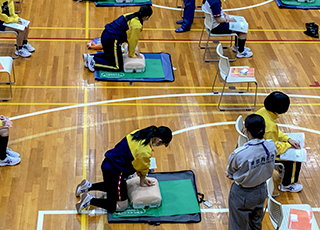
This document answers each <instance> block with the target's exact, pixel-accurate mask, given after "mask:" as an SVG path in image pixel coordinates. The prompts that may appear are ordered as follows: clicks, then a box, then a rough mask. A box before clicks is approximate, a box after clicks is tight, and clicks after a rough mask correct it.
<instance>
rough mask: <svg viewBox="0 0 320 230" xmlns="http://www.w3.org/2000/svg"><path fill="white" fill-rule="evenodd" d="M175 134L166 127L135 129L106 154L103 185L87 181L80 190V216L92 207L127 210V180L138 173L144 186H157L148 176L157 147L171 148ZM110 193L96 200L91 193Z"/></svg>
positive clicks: (102, 167)
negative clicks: (170, 144)
mask: <svg viewBox="0 0 320 230" xmlns="http://www.w3.org/2000/svg"><path fill="white" fill-rule="evenodd" d="M171 139H172V132H171V130H170V129H169V128H168V127H165V126H160V127H156V126H149V127H147V128H144V129H141V130H135V131H133V132H131V133H130V134H128V135H127V136H126V137H124V138H123V139H122V140H121V141H120V142H119V143H118V144H117V145H116V146H115V147H114V148H113V149H110V150H108V151H107V152H106V153H105V159H104V161H103V162H102V165H101V169H102V174H103V180H104V181H103V182H100V183H94V184H92V183H90V182H89V181H88V180H83V181H82V182H81V183H80V184H79V185H78V186H77V188H76V192H75V194H76V196H77V197H78V196H80V195H81V198H80V201H79V202H78V203H77V204H76V208H77V211H78V213H79V214H80V213H81V211H82V210H83V209H84V208H86V207H87V206H88V205H90V204H91V205H94V206H97V207H101V208H104V209H107V211H108V212H114V211H123V210H125V209H126V208H127V207H128V194H127V184H126V181H125V179H127V178H128V176H130V175H132V174H134V173H135V172H136V173H137V175H138V176H139V177H140V186H153V185H154V183H153V181H152V180H151V179H148V178H147V177H146V175H147V173H148V171H149V167H150V158H151V156H152V153H153V147H158V146H161V145H165V146H166V147H167V146H168V145H169V143H170V141H171ZM92 190H99V191H104V192H107V199H96V198H93V197H92V196H91V195H90V194H89V193H88V191H92Z"/></svg>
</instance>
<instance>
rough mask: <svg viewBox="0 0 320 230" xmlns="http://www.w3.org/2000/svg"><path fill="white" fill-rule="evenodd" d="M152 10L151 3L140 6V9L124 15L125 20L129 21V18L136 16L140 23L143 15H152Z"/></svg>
mask: <svg viewBox="0 0 320 230" xmlns="http://www.w3.org/2000/svg"><path fill="white" fill-rule="evenodd" d="M152 13H153V11H152V8H151V5H143V6H141V7H140V10H139V11H138V12H135V13H132V14H129V15H127V16H125V19H126V21H130V20H131V19H133V18H135V17H138V18H139V20H140V23H141V24H143V20H142V18H143V17H150V16H151V15H152Z"/></svg>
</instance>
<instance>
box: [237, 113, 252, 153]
mask: <svg viewBox="0 0 320 230" xmlns="http://www.w3.org/2000/svg"><path fill="white" fill-rule="evenodd" d="M243 124H244V123H243V118H242V115H239V117H238V118H237V120H236V130H237V132H238V133H239V137H238V146H237V147H241V146H243V145H244V144H245V143H247V142H248V141H249V138H248V137H247V136H246V135H245V134H244V133H243V128H244V126H243Z"/></svg>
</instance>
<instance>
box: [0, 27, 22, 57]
mask: <svg viewBox="0 0 320 230" xmlns="http://www.w3.org/2000/svg"><path fill="white" fill-rule="evenodd" d="M0 33H9V34H15V36H16V37H15V39H16V40H15V42H14V43H0V44H2V45H4V44H8V45H13V46H14V51H15V50H16V41H17V37H18V33H17V32H16V31H14V30H4V31H0ZM11 57H12V58H18V57H19V55H16V54H15V53H14V52H13V55H12V56H11Z"/></svg>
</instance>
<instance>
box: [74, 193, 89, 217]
mask: <svg viewBox="0 0 320 230" xmlns="http://www.w3.org/2000/svg"><path fill="white" fill-rule="evenodd" d="M83 195H84V194H83ZM88 197H89V194H86V197H84V198H82V196H81V200H80V201H79V202H78V203H76V209H77V212H78V214H81V211H82V210H84V209H88V208H89V207H90V204H89V205H88V206H87V207H84V208H82V209H81V205H82V203H86V199H87V198H88ZM80 209H81V210H80Z"/></svg>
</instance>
